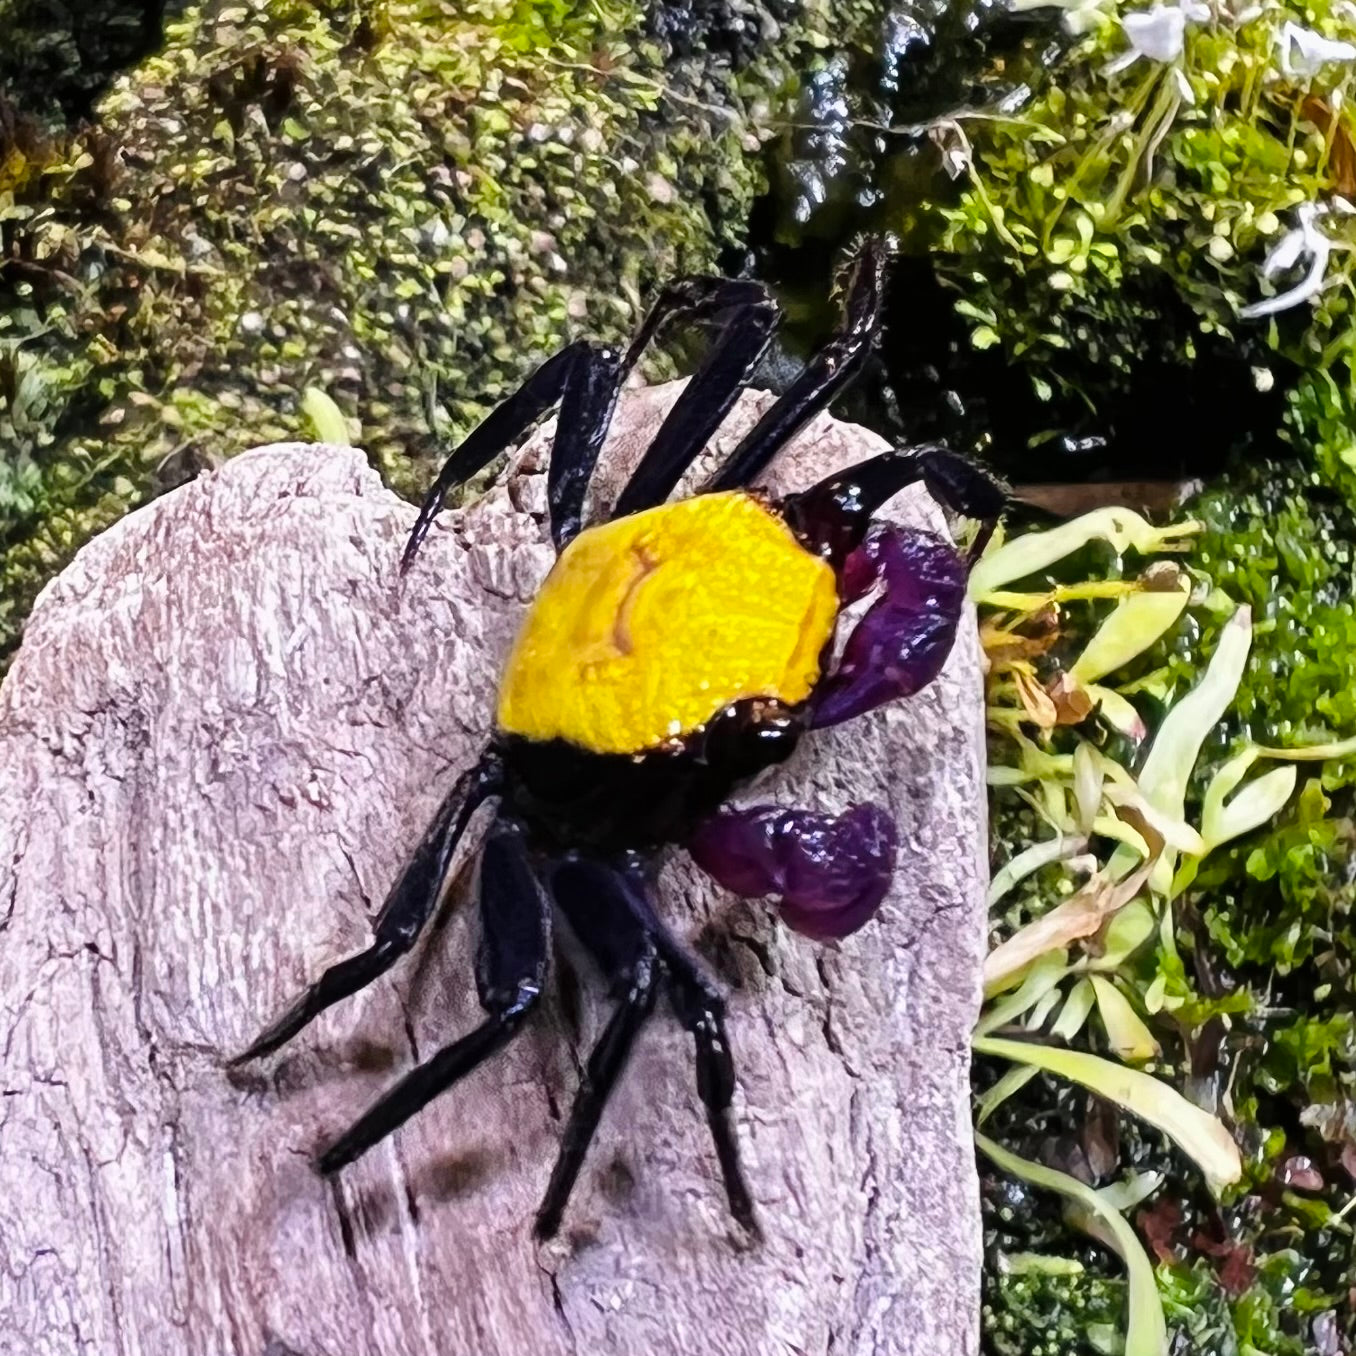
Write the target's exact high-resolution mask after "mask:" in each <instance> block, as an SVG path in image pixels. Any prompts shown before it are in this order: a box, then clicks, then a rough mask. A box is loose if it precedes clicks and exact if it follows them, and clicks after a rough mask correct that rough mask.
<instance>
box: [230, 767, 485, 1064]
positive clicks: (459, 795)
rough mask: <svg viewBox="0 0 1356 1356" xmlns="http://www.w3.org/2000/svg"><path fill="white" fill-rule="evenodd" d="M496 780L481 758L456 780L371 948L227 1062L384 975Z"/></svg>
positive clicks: (271, 1045) (273, 1041)
mask: <svg viewBox="0 0 1356 1356" xmlns="http://www.w3.org/2000/svg"><path fill="white" fill-rule="evenodd" d="M501 777H502V769H501V767H500V765H499V760H498V759H497V758H494V757H491V756H488V755H487V756H484V757H482V758H481V759H480V761H479V762H477V763H476V764H475V766H474V767H471V768H468V769H467V771H465V772H464V773H462V775H461V776H460V777H458V778H457V782H456V785H455V786H453V788H452V790H451V791H449V792H448V794H447V797H446V798H445V799H444V801H443V803H442V805H440V806H439V807H438V813H437V815H435V816H434V819H433V822H432V823H431V824H430V825H429V826H428V828H427V829H426V830H425V831H424V836H423V837H422V838H421V839H420V840H419V843H418V846H416V848H415V849H414V853H413V855H412V856H411V857H410V860H409V862H408V863H406V866H405V869H404V870H403V871H402V872H401V873H400V876H399V877H398V878H397V880H396V883H395V884H394V885H393V886H392V887H391V891H390V893H389V894H388V895H387V896H386V902H385V903H384V904H383V905H382V906H381V912H380V913H379V914H378V915H377V920H376V922H375V923H374V924H373V927H372V932H373V939H372V945H371V946H370V947H368V948H367V950H366V951H360V952H359V953H358V954H357V955H356V956H350V957H348V959H347V960H342V961H339V962H338V963H337V964H335V965H331V966H330V968H329V969H328V970H326V971H325V973H324V974H323V975H321V976H320V978H319V979H318V980H316V982H315V983H314V984H312V985H311V987H310V988H309V989H307V990H306V992H305V993H304V994H302V995H301V997H300V998H298V999H297V1000H296V1002H295V1003H293V1004H292V1006H291V1007H290V1008H288V1010H287V1011H286V1012H285V1013H283V1015H282V1016H281V1017H279V1018H278V1019H277V1021H275V1022H274V1023H273V1024H272V1025H271V1026H270V1027H268V1029H267V1030H265V1031H264V1032H262V1033H261V1034H260V1035H259V1036H258V1037H257V1038H256V1039H255V1041H254V1043H253V1044H252V1045H251V1046H250V1047H249V1049H248V1050H245V1051H244V1052H243V1053H241V1054H239V1055H237V1056H236V1057H235V1058H234V1059H233V1060H232V1061H231V1064H232V1065H233V1066H234V1065H240V1064H244V1063H246V1062H247V1061H248V1060H251V1059H258V1058H259V1057H260V1056H262V1055H267V1054H271V1053H272V1052H273V1051H274V1050H276V1049H277V1048H278V1047H279V1046H280V1045H284V1044H285V1043H286V1042H287V1041H290V1040H291V1039H292V1037H293V1036H295V1035H296V1034H297V1032H299V1031H300V1030H301V1029H302V1028H303V1027H305V1026H307V1025H308V1024H309V1023H310V1022H312V1021H314V1020H315V1019H316V1018H317V1017H318V1016H319V1015H320V1014H321V1013H322V1012H324V1011H325V1009H326V1008H328V1007H331V1006H333V1005H334V1004H335V1003H337V1002H339V1001H340V999H343V998H347V997H349V995H350V994H355V993H357V992H358V990H359V989H362V988H366V986H367V985H369V984H371V983H372V981H373V980H375V979H377V978H379V977H380V976H381V975H384V974H385V973H386V972H387V970H389V969H390V968H391V966H393V965H394V964H395V963H396V961H398V960H399V959H400V957H401V956H403V955H404V954H405V953H406V952H407V951H408V950H409V949H410V947H412V946H413V945H414V943H415V939H416V938H417V937H418V936H419V933H420V932H421V931H422V930H423V927H424V924H425V923H427V922H428V919H429V915H430V914H431V913H432V912H433V906H434V905H435V904H436V903H437V901H438V896H439V894H440V893H441V892H442V886H443V881H444V880H446V879H447V870H448V867H449V866H451V864H452V854H453V853H454V852H455V851H456V847H457V843H458V842H459V841H460V839H461V836H462V834H464V833H465V832H466V826H467V825H468V824H469V823H470V822H471V816H472V815H473V814H475V812H476V810H477V809H478V808H479V807H480V806H481V805H482V804H484V802H485V801H486V800H487V799H489V797H491V796H493V795H496V794H498V791H499V788H500V781H501Z"/></svg>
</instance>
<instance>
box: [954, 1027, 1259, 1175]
mask: <svg viewBox="0 0 1356 1356" xmlns="http://www.w3.org/2000/svg"><path fill="white" fill-rule="evenodd" d="M974 1048H975V1050H976V1051H977V1052H978V1053H979V1054H981V1055H993V1056H994V1057H995V1058H997V1059H1007V1060H1011V1061H1013V1062H1014V1063H1016V1064H1028V1065H1032V1066H1034V1067H1035V1068H1038V1069H1044V1070H1045V1071H1046V1072H1047V1073H1052V1074H1057V1075H1059V1076H1060V1077H1061V1078H1068V1079H1070V1080H1071V1081H1072V1082H1075V1083H1081V1084H1082V1085H1083V1086H1084V1087H1085V1088H1090V1089H1091V1090H1092V1091H1093V1092H1095V1093H1097V1094H1098V1095H1099V1096H1102V1097H1106V1098H1109V1099H1110V1100H1111V1101H1113V1102H1115V1103H1116V1104H1117V1105H1118V1106H1122V1107H1124V1108H1125V1109H1126V1110H1127V1111H1130V1112H1133V1113H1134V1115H1136V1116H1138V1117H1139V1118H1140V1119H1141V1120H1145V1121H1147V1122H1148V1123H1149V1124H1150V1125H1153V1126H1156V1127H1157V1128H1158V1129H1159V1130H1162V1131H1163V1133H1164V1134H1166V1135H1167V1136H1168V1137H1169V1138H1170V1139H1172V1141H1173V1142H1174V1143H1175V1144H1176V1145H1177V1146H1178V1148H1180V1149H1181V1150H1182V1151H1183V1152H1184V1153H1185V1154H1187V1155H1188V1157H1190V1158H1191V1159H1192V1160H1193V1161H1194V1162H1195V1163H1196V1165H1197V1167H1199V1168H1200V1170H1201V1171H1202V1173H1204V1174H1205V1179H1206V1182H1207V1183H1208V1184H1209V1186H1210V1188H1211V1190H1212V1191H1215V1192H1218V1191H1220V1190H1221V1189H1222V1188H1224V1187H1226V1186H1229V1185H1230V1184H1231V1183H1233V1182H1236V1181H1238V1179H1239V1177H1240V1176H1242V1173H1243V1160H1242V1157H1241V1156H1240V1154H1239V1152H1238V1145H1236V1144H1235V1143H1234V1141H1233V1138H1232V1136H1231V1135H1230V1134H1229V1132H1228V1130H1226V1129H1225V1128H1224V1124H1223V1122H1222V1121H1220V1120H1219V1119H1218V1118H1217V1117H1215V1116H1212V1115H1210V1113H1209V1112H1206V1111H1202V1110H1201V1109H1200V1107H1198V1106H1193V1105H1192V1104H1191V1103H1190V1102H1188V1101H1187V1100H1186V1098H1185V1097H1183V1096H1182V1094H1181V1093H1179V1092H1177V1091H1175V1090H1174V1089H1173V1088H1171V1087H1169V1086H1168V1084H1166V1083H1162V1082H1160V1081H1159V1080H1158V1079H1157V1078H1153V1077H1151V1076H1150V1075H1149V1074H1146V1073H1140V1072H1139V1071H1138V1070H1137V1069H1127V1068H1126V1067H1125V1065H1123V1064H1118V1063H1116V1062H1115V1061H1114V1060H1109V1059H1103V1058H1101V1057H1100V1056H1098V1055H1090V1054H1087V1053H1086V1052H1085V1051H1082V1050H1066V1049H1064V1048H1062V1047H1060V1046H1051V1045H1037V1044H1035V1043H1034V1042H1028V1041H1013V1040H1004V1039H1002V1038H1000V1037H997V1036H981V1037H979V1038H977V1039H976V1040H975V1043H974Z"/></svg>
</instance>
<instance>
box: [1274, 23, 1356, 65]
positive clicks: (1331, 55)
mask: <svg viewBox="0 0 1356 1356" xmlns="http://www.w3.org/2000/svg"><path fill="white" fill-rule="evenodd" d="M1276 46H1277V47H1278V48H1279V49H1280V55H1281V70H1282V71H1283V72H1284V73H1285V74H1286V75H1290V76H1310V75H1317V74H1318V72H1319V70H1320V69H1321V68H1322V67H1323V66H1325V65H1326V64H1327V63H1328V62H1330V61H1356V46H1353V45H1352V44H1351V43H1349V42H1338V41H1337V40H1336V39H1335V38H1325V37H1324V36H1323V34H1322V33H1315V32H1314V30H1313V29H1312V28H1301V27H1300V25H1299V24H1297V23H1294V22H1293V21H1292V20H1290V19H1287V20H1286V21H1285V23H1283V24H1282V25H1281V31H1280V32H1279V33H1277V34H1276Z"/></svg>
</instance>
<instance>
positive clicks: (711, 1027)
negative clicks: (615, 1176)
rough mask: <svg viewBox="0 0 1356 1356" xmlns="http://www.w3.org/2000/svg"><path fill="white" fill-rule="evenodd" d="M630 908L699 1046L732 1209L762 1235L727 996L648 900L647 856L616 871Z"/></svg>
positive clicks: (701, 1078)
mask: <svg viewBox="0 0 1356 1356" xmlns="http://www.w3.org/2000/svg"><path fill="white" fill-rule="evenodd" d="M618 880H619V881H620V882H621V884H622V889H623V893H624V897H625V900H626V903H627V905H628V907H629V908H630V909H631V911H632V912H633V913H634V914H635V916H636V917H637V918H638V919H639V920H640V922H641V925H642V926H643V927H644V928H645V930H646V932H647V933H648V934H649V936H650V938H651V939H652V940H653V942H654V946H655V950H656V952H657V953H658V955H659V959H660V962H661V964H662V965H663V967H664V971H665V974H666V976H667V988H668V993H669V1000H670V1002H671V1003H672V1005H673V1010H674V1013H675V1015H676V1016H677V1018H678V1020H679V1021H680V1022H681V1023H682V1024H683V1026H684V1027H685V1028H686V1029H687V1030H688V1032H690V1033H691V1035H692V1039H693V1041H694V1042H695V1044H696V1062H697V1095H698V1097H700V1098H701V1101H702V1105H703V1106H704V1107H705V1108H706V1123H707V1125H708V1126H709V1128H710V1131H711V1139H712V1141H713V1142H714V1144H715V1147H716V1159H717V1161H718V1162H719V1163H720V1173H721V1177H722V1178H723V1179H724V1182H725V1196H726V1199H727V1200H728V1201H729V1205H730V1213H731V1214H732V1215H733V1216H734V1218H735V1220H736V1222H737V1223H739V1224H740V1225H741V1226H742V1227H743V1228H744V1229H746V1230H747V1231H748V1232H749V1233H750V1234H751V1235H753V1236H755V1237H756V1236H757V1235H758V1232H759V1230H758V1220H757V1218H756V1217H755V1215H754V1212H753V1199H752V1197H751V1196H750V1195H749V1188H748V1184H747V1183H746V1182H745V1180H744V1173H743V1169H742V1168H741V1167H740V1165H739V1143H738V1141H737V1140H736V1138H735V1130H734V1122H733V1119H732V1118H731V1115H730V1105H731V1103H732V1101H733V1100H734V1089H735V1070H734V1056H733V1055H732V1054H731V1052H730V1042H729V1039H728V1038H727V1037H726V1034H725V1000H724V998H722V997H721V995H720V992H719V991H718V990H717V988H716V986H715V983H714V981H713V980H712V979H711V978H710V977H709V976H708V975H707V974H706V973H705V972H704V971H703V969H702V966H701V964H700V962H698V961H697V959H696V958H695V957H694V956H693V955H692V954H691V953H690V952H689V951H688V949H687V948H686V947H685V946H684V945H683V944H682V943H681V942H680V941H678V939H677V938H676V937H675V936H674V935H673V934H672V933H671V932H670V931H669V930H668V928H667V927H666V926H665V925H664V923H663V922H662V921H661V920H660V919H659V917H658V915H657V914H656V913H655V912H654V909H653V907H652V905H651V904H650V899H649V894H648V892H647V890H646V888H645V866H644V862H643V859H641V858H640V857H635V858H633V859H631V861H630V862H629V863H628V864H627V865H626V867H625V868H624V874H623V872H619V873H618Z"/></svg>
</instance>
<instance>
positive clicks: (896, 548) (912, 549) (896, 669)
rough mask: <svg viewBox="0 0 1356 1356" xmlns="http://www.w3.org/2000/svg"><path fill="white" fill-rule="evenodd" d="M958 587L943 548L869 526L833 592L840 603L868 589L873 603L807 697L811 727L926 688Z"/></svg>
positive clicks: (962, 572) (957, 563)
mask: <svg viewBox="0 0 1356 1356" xmlns="http://www.w3.org/2000/svg"><path fill="white" fill-rule="evenodd" d="M965 584H966V567H965V562H964V561H963V560H962V559H961V556H960V554H959V552H957V550H956V548H955V547H954V546H952V545H951V544H950V543H949V542H945V541H942V540H940V539H939V538H937V537H933V536H930V535H928V534H927V533H923V532H914V531H908V530H905V529H901V528H897V527H888V526H884V525H879V526H876V527H874V528H872V530H871V531H870V533H868V534H867V536H866V539H865V540H864V541H863V542H862V544H861V545H860V546H859V547H857V549H856V550H855V551H853V552H852V553H851V554H850V555H849V556H848V557H847V559H846V560H845V561H844V562H843V568H842V574H841V587H842V593H843V599H844V601H845V602H849V603H851V602H855V601H856V600H857V599H858V598H861V597H863V596H865V594H867V593H868V592H869V591H870V590H871V589H873V588H879V589H880V591H881V592H880V597H879V598H877V599H876V601H875V602H874V603H872V604H871V606H870V607H869V608H868V609H867V612H866V615H865V616H864V617H863V618H862V619H861V621H860V622H858V623H857V627H856V629H855V630H854V631H853V632H852V634H851V635H850V636H849V637H848V641H847V644H846V645H845V646H844V647H843V655H842V658H841V659H840V660H839V661H838V667H837V668H836V669H835V671H834V672H833V673H831V674H830V675H829V676H828V677H827V678H826V679H824V681H823V682H822V683H821V684H820V685H819V688H818V689H817V691H816V692H815V695H814V698H813V700H812V707H811V718H810V723H811V725H812V726H814V727H815V728H822V727H823V726H825V725H837V724H839V723H840V722H842V721H845V720H851V719H852V718H853V717H854V716H860V715H861V714H862V713H863V712H865V711H870V710H873V709H874V708H875V707H877V706H882V705H884V704H885V703H886V702H889V701H894V700H895V698H897V697H911V696H913V694H914V693H915V692H917V691H919V689H920V688H924V687H926V686H927V685H928V684H929V683H930V682H931V681H932V680H933V679H934V678H935V677H936V676H937V675H938V673H940V672H941V669H942V665H943V664H945V663H946V657H947V655H949V654H950V653H951V646H952V644H953V643H954V642H955V639H956V626H957V624H958V623H959V622H960V618H961V612H962V610H963V608H964V605H965Z"/></svg>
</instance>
